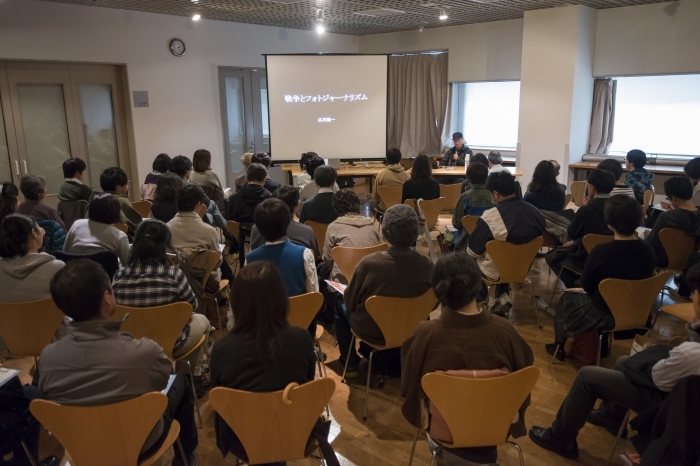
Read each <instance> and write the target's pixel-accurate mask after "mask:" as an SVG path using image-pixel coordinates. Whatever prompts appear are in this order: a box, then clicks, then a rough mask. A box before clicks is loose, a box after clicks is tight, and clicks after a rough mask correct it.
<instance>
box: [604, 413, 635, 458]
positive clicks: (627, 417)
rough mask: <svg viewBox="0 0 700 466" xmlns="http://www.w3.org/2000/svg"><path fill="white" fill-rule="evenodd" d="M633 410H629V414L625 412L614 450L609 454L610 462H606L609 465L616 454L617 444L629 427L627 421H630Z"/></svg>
mask: <svg viewBox="0 0 700 466" xmlns="http://www.w3.org/2000/svg"><path fill="white" fill-rule="evenodd" d="M631 412H632V411H631V410H629V409H628V410H627V414H625V418H624V419H623V420H622V424H620V430H618V431H617V438H616V439H615V443H614V444H613V447H612V450H611V451H610V456H608V462H607V463H605V466H609V465H610V462H611V461H612V457H613V455H614V454H615V449H616V448H617V444H618V443H619V442H620V437H622V433H623V432H624V431H625V427H627V421H629V419H630V413H631Z"/></svg>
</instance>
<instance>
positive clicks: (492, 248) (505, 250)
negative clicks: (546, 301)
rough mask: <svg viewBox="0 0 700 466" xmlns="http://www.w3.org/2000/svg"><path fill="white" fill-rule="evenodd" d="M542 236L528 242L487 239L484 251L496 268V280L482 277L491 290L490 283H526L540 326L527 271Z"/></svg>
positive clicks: (533, 292) (539, 246)
mask: <svg viewBox="0 0 700 466" xmlns="http://www.w3.org/2000/svg"><path fill="white" fill-rule="evenodd" d="M542 242H543V240H542V237H541V236H538V237H537V238H535V239H533V240H532V241H530V242H529V243H525V244H511V243H507V242H505V241H495V240H493V241H489V242H488V243H486V253H487V254H488V255H489V257H491V260H492V261H493V264H494V265H495V266H496V270H498V274H499V279H498V281H491V280H489V279H487V278H483V280H484V283H486V286H488V287H489V293H490V292H491V286H492V285H500V284H503V283H527V284H528V285H530V290H531V291H532V305H533V306H534V307H535V316H537V325H538V326H539V327H540V328H542V324H541V323H540V314H539V312H537V301H536V298H535V288H534V287H533V286H532V282H531V281H530V280H528V278H527V273H528V272H529V271H530V266H531V265H532V262H533V261H534V260H535V256H536V255H537V253H538V252H539V250H540V248H541V247H542Z"/></svg>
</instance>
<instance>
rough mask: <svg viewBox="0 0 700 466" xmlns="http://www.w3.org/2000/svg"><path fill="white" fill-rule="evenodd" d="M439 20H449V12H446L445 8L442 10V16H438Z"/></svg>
mask: <svg viewBox="0 0 700 466" xmlns="http://www.w3.org/2000/svg"><path fill="white" fill-rule="evenodd" d="M438 19H440V20H441V21H444V20H446V19H447V12H446V11H445V9H444V8H443V9H442V10H440V16H438Z"/></svg>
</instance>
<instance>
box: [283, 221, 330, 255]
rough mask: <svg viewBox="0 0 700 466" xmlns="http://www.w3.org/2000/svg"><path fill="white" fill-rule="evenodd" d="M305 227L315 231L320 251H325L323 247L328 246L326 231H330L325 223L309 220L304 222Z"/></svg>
mask: <svg viewBox="0 0 700 466" xmlns="http://www.w3.org/2000/svg"><path fill="white" fill-rule="evenodd" d="M292 221H293V220H292ZM304 225H308V226H310V227H311V229H312V230H313V231H314V236H315V237H316V244H318V250H319V251H323V245H324V244H326V231H328V225H326V224H325V223H318V222H314V221H313V220H307V221H306V222H304Z"/></svg>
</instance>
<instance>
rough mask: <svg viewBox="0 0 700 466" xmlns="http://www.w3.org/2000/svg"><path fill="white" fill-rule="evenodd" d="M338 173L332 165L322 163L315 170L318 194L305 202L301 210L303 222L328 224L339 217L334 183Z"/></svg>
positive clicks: (300, 214) (300, 219) (301, 220)
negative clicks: (334, 205)
mask: <svg viewBox="0 0 700 466" xmlns="http://www.w3.org/2000/svg"><path fill="white" fill-rule="evenodd" d="M337 177H338V174H337V173H336V171H335V168H333V167H331V166H330V165H321V166H320V167H318V168H316V170H314V183H315V184H316V185H317V186H318V188H319V190H318V194H316V195H315V196H314V197H312V198H311V199H309V200H308V201H306V202H304V204H303V205H302V206H301V211H300V212H299V221H300V222H301V223H304V222H306V221H307V220H312V221H314V222H318V223H323V224H326V225H328V224H329V223H331V222H333V221H335V219H336V218H338V214H336V213H335V209H333V195H334V194H333V188H332V187H333V185H334V184H335V180H336V178H337Z"/></svg>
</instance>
